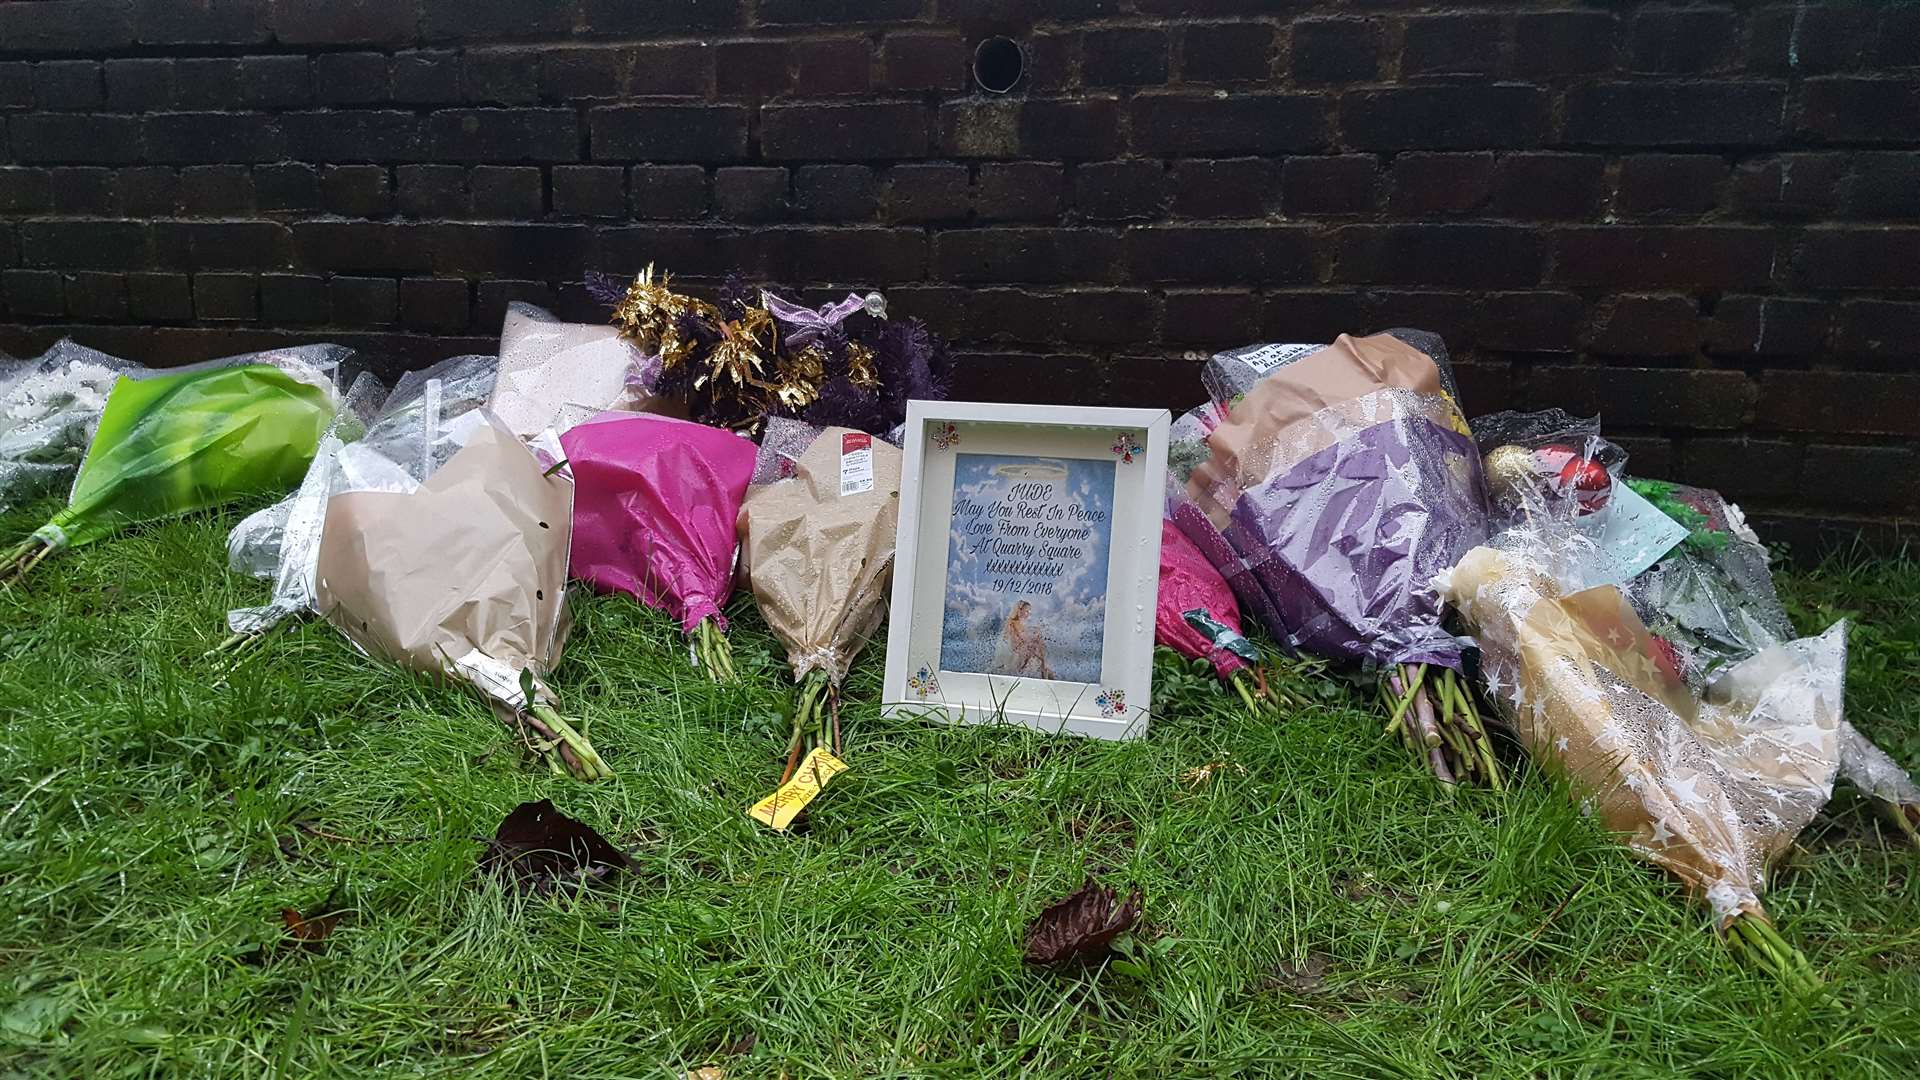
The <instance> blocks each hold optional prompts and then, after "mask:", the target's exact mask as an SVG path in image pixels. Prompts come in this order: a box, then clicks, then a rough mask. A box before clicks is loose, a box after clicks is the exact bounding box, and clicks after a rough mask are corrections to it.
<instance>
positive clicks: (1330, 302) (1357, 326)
mask: <svg viewBox="0 0 1920 1080" xmlns="http://www.w3.org/2000/svg"><path fill="white" fill-rule="evenodd" d="M1367 318H1368V316H1367V313H1366V311H1365V309H1364V308H1363V306H1362V302H1361V297H1360V294H1358V293H1356V292H1354V291H1353V290H1351V289H1341V290H1339V291H1337V292H1324V291H1306V290H1298V291H1281V292H1270V293H1268V294H1267V295H1266V302H1265V303H1264V304H1263V305H1262V307H1261V312H1260V333H1258V334H1256V335H1255V336H1254V340H1258V341H1332V340H1333V339H1334V338H1336V337H1338V336H1340V335H1341V334H1350V333H1354V332H1356V331H1359V330H1361V329H1363V328H1364V326H1365V324H1366V322H1367ZM1242 344H1244V342H1243V343H1242Z"/></svg>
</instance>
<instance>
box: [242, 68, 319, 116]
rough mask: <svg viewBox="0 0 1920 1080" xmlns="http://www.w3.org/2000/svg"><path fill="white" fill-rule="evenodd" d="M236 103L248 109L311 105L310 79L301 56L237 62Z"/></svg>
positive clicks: (311, 88)
mask: <svg viewBox="0 0 1920 1080" xmlns="http://www.w3.org/2000/svg"><path fill="white" fill-rule="evenodd" d="M237 100H238V103H239V104H241V105H243V106H245V107H247V108H251V109H286V108H294V107H298V106H304V105H309V104H312V102H313V80H312V78H311V73H310V67H309V65H308V62H307V58H306V57H304V56H249V57H247V58H246V59H244V60H242V61H240V90H239V96H238V98H237Z"/></svg>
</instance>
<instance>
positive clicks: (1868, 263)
mask: <svg viewBox="0 0 1920 1080" xmlns="http://www.w3.org/2000/svg"><path fill="white" fill-rule="evenodd" d="M1916 245H1920V229H1812V230H1809V231H1808V232H1807V233H1806V235H1805V236H1804V237H1803V238H1802V240H1801V244H1800V251H1799V254H1798V255H1797V257H1796V258H1795V259H1794V262H1793V277H1794V280H1795V281H1797V282H1799V283H1801V284H1803V285H1810V286H1813V287H1815V288H1828V289H1834V288H1837V289H1872V288H1892V289H1912V288H1920V258H1915V257H1914V254H1915V252H1920V246H1916Z"/></svg>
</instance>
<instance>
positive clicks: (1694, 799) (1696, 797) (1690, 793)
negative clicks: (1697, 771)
mask: <svg viewBox="0 0 1920 1080" xmlns="http://www.w3.org/2000/svg"><path fill="white" fill-rule="evenodd" d="M1699 786H1700V778H1699V777H1698V776H1689V777H1687V778H1686V779H1685V780H1669V781H1667V790H1668V791H1669V792H1671V793H1672V794H1673V797H1674V798H1675V799H1677V800H1679V801H1680V802H1683V803H1686V804H1687V805H1688V806H1704V805H1706V801H1707V797H1706V796H1705V795H1702V794H1700V791H1699Z"/></svg>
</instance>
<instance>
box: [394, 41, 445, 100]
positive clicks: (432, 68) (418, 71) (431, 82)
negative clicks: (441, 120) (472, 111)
mask: <svg viewBox="0 0 1920 1080" xmlns="http://www.w3.org/2000/svg"><path fill="white" fill-rule="evenodd" d="M393 100H394V101H395V103H397V104H401V105H440V104H450V103H452V102H456V101H459V100H461V90H460V54H459V53H456V52H453V51H450V50H445V49H410V50H408V51H406V52H399V53H395V54H393Z"/></svg>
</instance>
